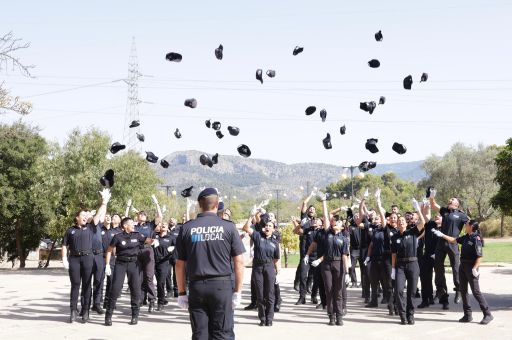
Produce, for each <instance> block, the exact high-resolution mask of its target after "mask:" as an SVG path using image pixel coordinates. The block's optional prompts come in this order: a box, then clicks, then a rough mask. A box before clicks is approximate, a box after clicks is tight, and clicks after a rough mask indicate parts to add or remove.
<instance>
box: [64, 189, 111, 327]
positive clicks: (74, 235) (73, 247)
mask: <svg viewBox="0 0 512 340" xmlns="http://www.w3.org/2000/svg"><path fill="white" fill-rule="evenodd" d="M100 194H101V206H100V207H99V208H98V210H97V212H96V215H95V216H94V217H93V220H92V222H93V224H87V219H88V212H87V211H86V210H83V209H81V210H80V211H78V212H77V214H76V215H75V225H74V226H72V227H70V228H69V229H68V230H67V231H66V233H65V234H64V240H63V241H62V264H63V266H64V268H66V269H68V272H69V280H70V281H71V291H70V298H69V303H70V308H71V313H70V314H71V315H70V318H69V322H70V323H72V322H74V321H76V318H77V303H78V294H79V290H80V283H82V295H83V297H84V299H83V302H82V312H83V315H82V322H84V323H85V322H87V321H88V320H89V307H90V305H91V295H92V293H91V279H92V268H93V262H94V255H93V253H92V242H93V238H94V235H95V234H96V233H99V228H98V227H97V225H98V223H99V220H100V216H101V215H104V214H105V212H106V210H107V203H108V201H109V200H110V190H109V189H103V190H102V191H101V192H100ZM68 250H69V260H68Z"/></svg>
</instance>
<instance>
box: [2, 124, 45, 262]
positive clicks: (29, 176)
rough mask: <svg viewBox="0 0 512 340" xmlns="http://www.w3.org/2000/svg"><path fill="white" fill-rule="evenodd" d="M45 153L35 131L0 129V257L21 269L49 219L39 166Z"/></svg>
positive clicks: (15, 127)
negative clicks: (15, 263)
mask: <svg viewBox="0 0 512 340" xmlns="http://www.w3.org/2000/svg"><path fill="white" fill-rule="evenodd" d="M47 152H48V149H47V145H46V141H45V140H44V138H42V137H41V136H40V135H39V132H38V131H37V129H35V128H33V127H30V126H27V125H25V124H23V123H20V122H17V123H14V124H13V125H11V126H7V125H0V188H1V192H0V256H1V255H2V254H4V253H5V252H7V254H8V256H9V259H10V260H12V261H13V263H14V260H15V259H16V258H18V259H19V260H20V267H21V268H24V267H25V260H26V258H27V256H28V253H29V251H30V250H31V249H34V248H35V247H36V246H37V245H38V244H39V241H40V239H41V237H42V236H43V235H44V234H45V227H46V224H47V222H48V221H49V220H50V218H51V207H50V206H49V205H48V203H47V202H46V192H47V190H46V187H45V185H44V173H43V171H42V166H41V165H42V163H43V160H44V158H45V157H46V155H47Z"/></svg>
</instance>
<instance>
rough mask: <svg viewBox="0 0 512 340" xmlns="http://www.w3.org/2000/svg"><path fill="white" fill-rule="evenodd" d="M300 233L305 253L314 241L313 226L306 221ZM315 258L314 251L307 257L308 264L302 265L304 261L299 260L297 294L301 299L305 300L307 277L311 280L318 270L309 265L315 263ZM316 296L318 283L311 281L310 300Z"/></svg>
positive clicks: (315, 253)
mask: <svg viewBox="0 0 512 340" xmlns="http://www.w3.org/2000/svg"><path fill="white" fill-rule="evenodd" d="M302 231H303V234H302V235H301V237H302V238H303V242H304V249H305V251H306V252H307V250H308V249H309V246H311V244H312V243H313V241H314V236H315V226H312V225H311V223H310V222H309V221H307V222H306V223H305V224H304V225H303V226H302ZM317 258H318V257H317V252H316V250H315V251H314V252H312V253H311V254H310V255H309V262H308V264H305V263H304V261H303V260H302V259H303V258H301V262H300V263H299V267H300V285H299V293H300V298H301V299H305V298H306V294H307V288H308V278H309V277H312V278H313V277H314V273H315V271H316V270H319V268H318V267H316V268H315V267H313V266H312V265H311V262H313V261H315V260H316V259H317ZM317 294H318V282H316V281H315V280H313V288H312V289H311V299H314V297H315V298H316V295H317Z"/></svg>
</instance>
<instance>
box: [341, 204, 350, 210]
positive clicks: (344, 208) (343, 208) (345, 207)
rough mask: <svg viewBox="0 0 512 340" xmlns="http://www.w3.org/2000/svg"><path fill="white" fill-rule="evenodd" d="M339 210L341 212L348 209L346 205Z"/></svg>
mask: <svg viewBox="0 0 512 340" xmlns="http://www.w3.org/2000/svg"><path fill="white" fill-rule="evenodd" d="M340 209H341V210H343V211H348V207H347V206H346V205H344V206H342V207H341V208H340Z"/></svg>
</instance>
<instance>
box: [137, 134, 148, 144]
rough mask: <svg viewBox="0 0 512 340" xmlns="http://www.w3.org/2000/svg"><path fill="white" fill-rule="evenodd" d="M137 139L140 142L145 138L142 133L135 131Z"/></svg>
mask: <svg viewBox="0 0 512 340" xmlns="http://www.w3.org/2000/svg"><path fill="white" fill-rule="evenodd" d="M137 139H138V140H139V141H141V142H144V141H145V140H146V138H145V137H144V135H143V134H142V133H137Z"/></svg>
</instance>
